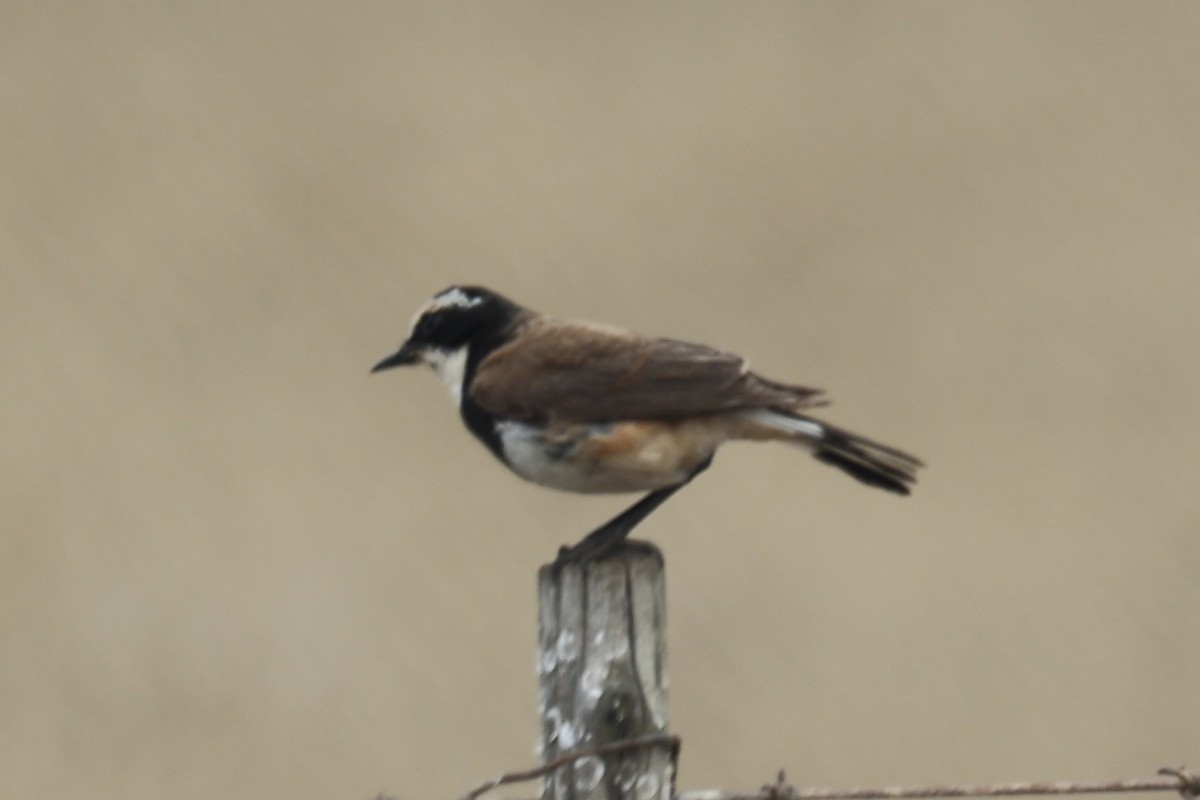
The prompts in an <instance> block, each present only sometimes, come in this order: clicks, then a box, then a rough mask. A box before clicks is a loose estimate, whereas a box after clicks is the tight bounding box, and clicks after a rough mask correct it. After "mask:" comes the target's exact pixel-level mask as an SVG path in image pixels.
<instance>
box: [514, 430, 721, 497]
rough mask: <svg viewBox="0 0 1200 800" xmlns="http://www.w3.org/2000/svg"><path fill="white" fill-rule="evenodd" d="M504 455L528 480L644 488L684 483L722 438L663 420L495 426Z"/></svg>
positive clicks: (567, 486)
mask: <svg viewBox="0 0 1200 800" xmlns="http://www.w3.org/2000/svg"><path fill="white" fill-rule="evenodd" d="M496 432H497V433H498V434H499V436H500V441H501V444H502V445H503V448H504V457H505V459H506V461H507V462H508V465H509V467H510V468H511V469H512V470H513V472H515V473H517V474H518V475H520V476H521V477H522V478H525V479H526V480H529V481H533V482H534V483H537V484H541V485H542V486H549V487H551V488H553V489H562V490H564V491H568V492H584V493H601V492H642V491H650V490H652V489H661V488H663V487H664V486H674V485H675V484H678V483H682V482H683V481H684V480H686V479H687V477H688V476H689V475H691V474H692V472H693V471H694V470H695V469H696V468H697V467H698V466H699V465H700V464H701V463H703V462H704V461H705V460H706V459H707V458H709V457H710V456H711V455H712V452H713V450H715V449H716V446H717V444H719V441H720V438H723V437H715V436H707V437H704V438H705V439H706V440H704V441H701V440H697V439H696V437H690V438H689V437H688V436H681V435H680V426H678V425H668V424H665V423H651V424H646V423H615V424H596V425H586V424H577V425H560V426H555V427H551V428H549V429H547V428H542V427H538V426H534V425H528V424H525V423H522V422H500V423H498V424H497V425H496Z"/></svg>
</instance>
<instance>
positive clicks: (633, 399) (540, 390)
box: [471, 317, 820, 422]
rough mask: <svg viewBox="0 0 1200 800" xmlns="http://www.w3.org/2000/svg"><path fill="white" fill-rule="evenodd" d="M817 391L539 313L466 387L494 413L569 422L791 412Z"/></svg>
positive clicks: (716, 356)
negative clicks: (773, 409)
mask: <svg viewBox="0 0 1200 800" xmlns="http://www.w3.org/2000/svg"><path fill="white" fill-rule="evenodd" d="M818 394H820V391H819V390H816V389H807V388H804V387H801V386H787V385H784V384H779V383H774V382H772V381H768V380H765V379H763V378H760V377H758V376H757V375H755V374H754V373H752V372H749V371H748V370H747V369H746V363H745V361H743V360H742V359H741V358H739V357H738V356H735V355H732V354H730V353H723V352H721V351H719V350H714V349H712V348H711V347H705V346H704V345H698V344H690V343H688V342H680V341H675V340H673V339H651V338H648V337H644V336H638V335H637V334H633V333H630V332H628V331H623V330H619V329H616V328H608V327H602V326H599V325H590V324H580V323H575V322H571V323H567V322H560V321H557V320H551V319H548V318H544V317H543V318H540V319H538V320H536V321H533V322H531V323H530V327H528V328H526V329H525V330H524V331H522V332H521V334H520V337H519V344H517V345H515V346H514V345H511V344H510V345H505V346H503V347H499V348H497V349H496V350H494V351H493V352H492V353H491V354H489V355H488V356H487V357H486V358H484V359H483V361H482V362H481V363H480V365H479V368H478V370H477V371H476V373H475V376H474V379H473V381H472V385H471V397H472V399H473V400H475V402H476V403H478V404H479V405H480V406H481V407H483V408H484V409H486V410H487V411H490V412H491V413H493V414H496V415H497V416H503V417H511V418H516V419H528V420H545V419H555V420H564V421H572V422H591V421H608V420H621V419H671V418H676V417H685V416H693V415H697V414H712V413H717V412H721V411H729V410H733V409H739V408H762V407H767V406H774V407H783V408H788V409H798V408H804V407H810V406H813V405H820V401H819V400H817V399H815V398H816V395H818Z"/></svg>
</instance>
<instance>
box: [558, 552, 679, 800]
mask: <svg viewBox="0 0 1200 800" xmlns="http://www.w3.org/2000/svg"><path fill="white" fill-rule="evenodd" d="M538 604H539V613H538V616H539V636H538V645H539V660H538V673H539V681H540V694H539V698H540V710H541V716H542V740H541V743H542V757H543V763H545V762H548V761H550V760H551V759H553V758H556V757H557V756H559V755H562V754H563V753H564V752H567V751H570V750H576V749H578V748H580V747H588V746H596V745H602V744H607V743H610V742H617V741H621V740H625V739H632V738H636V737H640V736H648V735H651V734H659V733H665V732H666V731H667V723H668V718H667V665H666V644H665V639H666V608H667V607H666V592H665V580H664V572H663V558H662V554H661V553H660V552H659V551H658V549H657V548H655V547H654V546H653V545H648V544H643V543H637V544H636V545H630V546H627V547H625V548H623V549H621V550H619V551H618V552H616V553H613V554H611V555H608V556H605V557H603V558H601V559H599V560H595V561H588V562H584V563H582V564H564V565H557V566H556V565H547V566H544V567H542V569H541V570H540V571H539V572H538ZM674 780H675V764H674V754H673V753H672V752H671V750H670V749H669V748H665V747H652V748H641V749H638V750H633V751H628V752H623V753H618V754H615V755H611V756H606V757H603V758H600V757H595V756H589V757H585V758H582V759H580V760H578V761H576V762H574V763H572V764H568V765H565V766H563V767H560V768H559V769H557V770H556V771H555V772H554V773H552V774H551V775H548V776H547V778H546V782H545V788H544V789H543V792H542V798H543V800H669V798H670V797H671V796H672V794H673V789H674Z"/></svg>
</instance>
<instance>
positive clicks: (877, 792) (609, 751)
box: [381, 733, 1200, 800]
mask: <svg viewBox="0 0 1200 800" xmlns="http://www.w3.org/2000/svg"><path fill="white" fill-rule="evenodd" d="M651 747H669V748H670V749H671V753H672V756H676V755H678V753H679V748H680V740H679V737H677V736H671V735H670V734H665V733H660V734H653V735H651V736H641V737H638V738H636V739H626V740H624V741H620V742H610V743H608V744H602V745H596V746H592V747H581V748H579V749H576V750H571V751H570V752H567V753H563V754H562V755H560V756H558V757H556V758H553V759H551V760H550V761H547V762H546V763H545V764H542V765H541V766H538V767H532V768H530V769H525V770H518V771H515V772H506V773H504V774H503V775H499V776H497V777H495V778H492V779H491V780H490V781H486V782H485V783H482V784H480V785H479V786H477V787H475V788H474V789H472V790H471V791H469V792H467V793H466V794H464V795H462V797H461V798H459V800H478V798H479V797H481V796H482V795H484V794H487V793H488V792H490V791H492V790H493V789H497V788H499V787H501V786H506V785H509V784H513V783H525V782H526V781H531V780H535V779H537V778H541V777H543V776H545V775H548V774H550V773H551V772H554V771H555V770H556V769H559V768H560V767H564V766H566V765H567V764H571V763H573V762H575V761H578V760H580V759H583V758H588V757H595V758H599V757H603V756H611V755H616V754H618V753H624V752H628V751H631V750H641V749H645V748H651ZM1158 774H1159V775H1160V776H1161V777H1157V778H1133V779H1130V780H1116V781H1053V782H1043V783H1036V782H1017V783H993V784H982V785H971V784H965V785H962V784H960V785H941V786H884V787H855V788H851V789H836V788H804V789H797V788H795V787H794V786H791V785H790V784H788V783H787V779H786V776H785V775H784V773H783V771H782V770H781V771H780V772H779V776H778V778H777V779H776V781H775V783H772V784H767V785H766V786H763V787H762V788H761V789H759V790H758V791H756V792H737V791H733V792H730V791H724V790H720V789H700V790H693V791H688V792H680V793H679V794H678V795H677V797H676V800H903V799H907V798H931V797H1015V796H1022V795H1061V794H1114V793H1118V792H1178V793H1179V795H1180V796H1181V797H1182V798H1183V800H1200V773H1197V772H1190V771H1188V769H1187V768H1186V767H1177V768H1176V767H1163V768H1162V769H1160V770H1159V771H1158ZM381 797H382V795H381Z"/></svg>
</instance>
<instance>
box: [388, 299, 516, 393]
mask: <svg viewBox="0 0 1200 800" xmlns="http://www.w3.org/2000/svg"><path fill="white" fill-rule="evenodd" d="M521 311H522V309H521V307H520V306H518V305H516V304H515V303H513V302H512V301H510V300H508V299H507V298H505V297H502V296H501V295H499V294H497V293H496V292H493V291H491V290H490V289H485V288H483V287H481V286H451V287H450V288H449V289H445V290H444V291H441V292H438V293H437V294H436V295H434V296H433V297H432V298H431V299H430V300H429V301H428V302H426V303H425V304H424V305H423V306H421V308H419V309H418V310H417V313H416V314H415V315H413V318H412V323H411V324H410V326H409V332H408V338H407V339H405V340H404V343H403V344H402V345H400V349H399V350H397V351H396V352H395V353H392V354H391V355H390V356H388V357H387V358H385V359H383V360H382V361H380V362H379V363H378V364H376V365H375V366H374V367H373V368H372V369H371V372H380V371H382V370H385V369H391V368H392V367H402V366H408V365H410V364H427V365H429V366H430V367H432V368H433V370H434V371H435V372H437V373H438V375H440V376H441V378H442V380H444V381H446V384H447V385H448V386H450V388H451V391H453V392H455V393H456V394H457V393H458V392H460V391H461V388H462V379H463V371H464V370H465V368H466V361H467V355H468V352H469V350H470V346H471V344H472V343H473V342H476V341H479V340H482V339H486V338H491V337H495V336H497V335H499V334H501V333H503V332H504V331H505V330H506V329H507V328H508V327H509V326H510V325H511V324H512V322H513V321H514V320H515V319H516V318H517V316H518V315H519V314H520V313H521Z"/></svg>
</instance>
